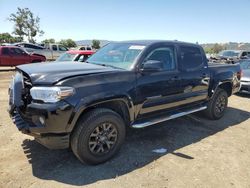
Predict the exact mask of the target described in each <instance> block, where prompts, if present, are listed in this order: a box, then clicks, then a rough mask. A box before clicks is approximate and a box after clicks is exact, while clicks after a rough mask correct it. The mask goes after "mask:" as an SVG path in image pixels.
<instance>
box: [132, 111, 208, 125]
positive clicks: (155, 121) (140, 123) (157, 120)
mask: <svg viewBox="0 0 250 188" xmlns="http://www.w3.org/2000/svg"><path fill="white" fill-rule="evenodd" d="M206 108H207V106H202V107H200V108H195V109H192V110H188V111H184V112H180V113H176V114H173V115H169V116H167V117H166V116H161V117H158V118H155V119H151V120H149V121H142V122H134V123H133V124H132V127H133V128H137V129H139V128H144V127H148V126H150V125H154V124H157V123H161V122H164V121H167V120H170V119H175V118H178V117H181V116H185V115H188V114H192V113H194V112H198V111H201V110H205V109H206Z"/></svg>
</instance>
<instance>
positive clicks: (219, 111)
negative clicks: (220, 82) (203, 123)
mask: <svg viewBox="0 0 250 188" xmlns="http://www.w3.org/2000/svg"><path fill="white" fill-rule="evenodd" d="M227 104H228V95H227V92H226V91H225V90H223V89H221V88H218V89H217V90H216V92H215V93H214V96H213V97H212V99H211V100H210V101H209V102H208V106H207V109H206V110H205V111H204V114H205V116H207V117H208V118H209V119H211V120H218V119H220V118H222V117H223V115H224V113H225V110H226V108H227Z"/></svg>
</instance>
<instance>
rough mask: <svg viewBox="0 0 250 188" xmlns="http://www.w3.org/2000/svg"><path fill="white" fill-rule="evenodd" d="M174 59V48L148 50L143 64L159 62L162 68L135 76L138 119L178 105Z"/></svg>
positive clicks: (177, 75) (175, 62)
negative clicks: (150, 61)
mask: <svg viewBox="0 0 250 188" xmlns="http://www.w3.org/2000/svg"><path fill="white" fill-rule="evenodd" d="M176 57H177V56H176V48H175V46H169V45H160V46H157V47H154V48H153V49H151V50H149V52H148V54H147V55H146V58H145V59H144V61H143V62H147V61H148V60H155V61H160V62H162V63H163V68H162V70H160V71H156V72H143V70H142V72H141V73H138V75H137V89H136V98H137V103H138V104H139V105H138V108H137V112H138V115H139V117H140V116H142V117H143V116H146V115H147V114H148V113H152V112H156V111H162V110H163V111H165V110H169V109H170V108H173V107H175V106H177V105H178V100H179V98H178V97H179V96H178V95H179V94H180V93H181V88H180V75H179V74H180V73H179V71H178V66H177V58H176ZM142 64H143V63H142ZM142 69H143V65H142Z"/></svg>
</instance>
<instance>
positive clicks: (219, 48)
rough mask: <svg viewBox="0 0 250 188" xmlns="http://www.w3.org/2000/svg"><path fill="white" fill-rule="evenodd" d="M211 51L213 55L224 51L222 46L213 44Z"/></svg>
mask: <svg viewBox="0 0 250 188" xmlns="http://www.w3.org/2000/svg"><path fill="white" fill-rule="evenodd" d="M212 50H213V52H214V53H215V54H218V53H219V52H220V51H222V50H225V47H224V46H223V45H220V44H218V43H215V44H214V46H213V47H212Z"/></svg>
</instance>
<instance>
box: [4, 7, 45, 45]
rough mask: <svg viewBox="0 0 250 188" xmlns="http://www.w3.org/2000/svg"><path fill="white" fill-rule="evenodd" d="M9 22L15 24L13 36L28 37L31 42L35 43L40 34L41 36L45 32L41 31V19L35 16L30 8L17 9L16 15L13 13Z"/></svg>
mask: <svg viewBox="0 0 250 188" xmlns="http://www.w3.org/2000/svg"><path fill="white" fill-rule="evenodd" d="M8 20H9V21H12V22H14V24H15V26H14V31H13V34H15V35H17V36H19V37H20V38H23V37H27V38H28V41H29V42H32V43H34V42H35V39H34V37H36V36H37V35H38V34H39V35H40V36H41V35H43V34H44V32H43V31H42V30H41V29H40V25H39V24H40V18H39V17H38V16H36V17H35V16H34V14H33V13H32V12H31V11H30V10H29V9H28V8H19V7H18V8H17V12H16V13H12V14H11V15H10V16H9V18H8Z"/></svg>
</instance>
